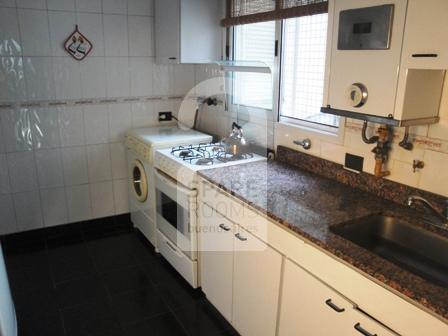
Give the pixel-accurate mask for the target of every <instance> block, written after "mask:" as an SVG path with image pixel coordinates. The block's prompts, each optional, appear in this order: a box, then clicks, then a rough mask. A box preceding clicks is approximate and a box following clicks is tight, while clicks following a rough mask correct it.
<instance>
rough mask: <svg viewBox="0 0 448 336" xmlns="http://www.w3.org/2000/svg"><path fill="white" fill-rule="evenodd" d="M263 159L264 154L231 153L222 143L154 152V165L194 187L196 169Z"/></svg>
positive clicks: (187, 185) (191, 187) (189, 186)
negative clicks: (227, 151)
mask: <svg viewBox="0 0 448 336" xmlns="http://www.w3.org/2000/svg"><path fill="white" fill-rule="evenodd" d="M263 160H266V158H265V157H264V156H261V155H258V154H255V153H246V154H241V155H231V154H228V153H226V150H225V147H224V145H222V144H220V143H209V144H199V145H188V146H176V147H172V148H171V149H170V148H167V149H160V150H158V151H156V153H155V156H154V166H155V168H156V169H158V170H160V171H161V172H162V173H164V174H166V175H168V176H170V177H171V178H173V179H175V180H176V181H178V182H179V183H181V184H183V185H184V186H186V187H188V188H190V189H194V188H195V183H196V172H197V171H198V170H202V169H210V168H220V167H226V166H233V165H236V164H241V163H248V162H254V161H263Z"/></svg>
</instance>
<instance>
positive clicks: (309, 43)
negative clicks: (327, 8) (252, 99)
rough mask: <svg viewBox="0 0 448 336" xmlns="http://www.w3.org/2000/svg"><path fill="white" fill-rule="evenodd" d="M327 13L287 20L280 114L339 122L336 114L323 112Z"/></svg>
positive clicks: (333, 123)
mask: <svg viewBox="0 0 448 336" xmlns="http://www.w3.org/2000/svg"><path fill="white" fill-rule="evenodd" d="M327 25H328V14H318V15H312V16H304V17H299V18H292V19H287V20H284V24H283V48H282V49H283V50H282V63H281V82H280V115H281V116H282V117H288V118H293V119H298V120H303V121H307V122H312V123H317V124H323V125H328V126H332V127H338V126H339V118H338V117H337V116H333V115H328V114H324V113H321V112H320V108H321V106H322V101H323V92H324V79H325V56H326V54H325V53H326V43H327Z"/></svg>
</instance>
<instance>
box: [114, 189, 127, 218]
mask: <svg viewBox="0 0 448 336" xmlns="http://www.w3.org/2000/svg"><path fill="white" fill-rule="evenodd" d="M114 201H115V214H117V215H120V214H124V213H128V212H129V198H128V180H115V181H114Z"/></svg>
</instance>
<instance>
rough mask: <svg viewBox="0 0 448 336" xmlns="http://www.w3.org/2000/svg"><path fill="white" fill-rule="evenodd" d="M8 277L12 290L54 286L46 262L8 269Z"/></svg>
mask: <svg viewBox="0 0 448 336" xmlns="http://www.w3.org/2000/svg"><path fill="white" fill-rule="evenodd" d="M8 278H9V284H10V286H11V289H12V290H13V291H23V290H27V291H28V290H48V289H52V288H54V285H53V279H52V277H51V273H50V266H49V265H48V264H43V265H35V266H28V267H22V268H17V269H8Z"/></svg>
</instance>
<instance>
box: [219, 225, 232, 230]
mask: <svg viewBox="0 0 448 336" xmlns="http://www.w3.org/2000/svg"><path fill="white" fill-rule="evenodd" d="M219 227H220V228H221V229H223V230H224V231H230V228H229V227H228V226H225V225H224V224H219Z"/></svg>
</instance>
